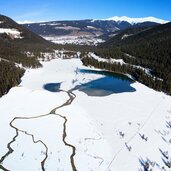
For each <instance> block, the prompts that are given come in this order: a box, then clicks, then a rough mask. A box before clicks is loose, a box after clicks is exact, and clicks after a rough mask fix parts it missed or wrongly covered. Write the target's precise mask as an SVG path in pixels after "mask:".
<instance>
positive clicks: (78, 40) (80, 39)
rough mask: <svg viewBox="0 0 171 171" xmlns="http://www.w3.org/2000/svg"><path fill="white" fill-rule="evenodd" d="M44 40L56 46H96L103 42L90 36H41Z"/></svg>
mask: <svg viewBox="0 0 171 171" xmlns="http://www.w3.org/2000/svg"><path fill="white" fill-rule="evenodd" d="M42 37H43V38H44V39H46V40H48V41H51V42H53V43H56V44H62V45H65V44H75V45H97V44H99V43H102V42H104V40H102V39H100V38H95V37H92V36H42Z"/></svg>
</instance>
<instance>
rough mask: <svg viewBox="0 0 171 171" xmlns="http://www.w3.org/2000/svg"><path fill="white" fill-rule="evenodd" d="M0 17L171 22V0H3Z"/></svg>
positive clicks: (22, 19)
mask: <svg viewBox="0 0 171 171" xmlns="http://www.w3.org/2000/svg"><path fill="white" fill-rule="evenodd" d="M0 14H3V15H6V16H9V17H11V18H12V19H14V20H15V21H26V20H27V21H53V20H79V19H106V18H110V17H113V16H128V17H147V16H153V17H156V18H161V19H164V20H169V21H171V0H0Z"/></svg>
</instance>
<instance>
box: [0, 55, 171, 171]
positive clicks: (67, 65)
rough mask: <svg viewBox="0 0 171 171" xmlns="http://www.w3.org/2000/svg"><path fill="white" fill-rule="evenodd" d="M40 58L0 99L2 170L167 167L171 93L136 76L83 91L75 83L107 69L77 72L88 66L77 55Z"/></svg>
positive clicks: (85, 81)
mask: <svg viewBox="0 0 171 171" xmlns="http://www.w3.org/2000/svg"><path fill="white" fill-rule="evenodd" d="M41 63H42V65H43V67H42V68H39V69H27V70H26V73H25V74H24V76H23V77H22V82H21V84H20V85H19V86H18V87H13V88H12V89H11V90H10V91H9V93H8V94H6V95H4V96H3V97H2V98H0V111H1V112H0V130H1V131H0V137H1V138H0V170H5V171H6V170H10V171H23V170H24V171H39V170H42V171H52V170H54V171H55V170H57V171H70V170H71V171H72V170H74V171H75V170H77V171H145V165H146V164H145V163H146V162H147V163H148V164H149V167H150V168H152V169H153V171H160V170H163V171H164V170H165V171H169V169H170V168H169V167H168V166H167V165H168V163H169V161H170V158H171V148H170V146H171V97H170V96H167V95H165V94H164V93H161V92H156V91H154V90H153V89H150V88H148V87H146V86H144V85H142V84H140V83H138V82H131V83H129V84H128V85H127V86H128V87H129V90H131V91H127V89H126V90H125V89H124V91H121V92H119V93H113V92H112V93H109V94H103V91H104V90H103V88H101V90H100V92H102V95H101V96H92V95H87V94H86V93H85V92H84V91H82V89H79V88H78V87H80V85H89V84H88V83H90V82H91V83H92V82H94V81H99V80H104V81H105V80H106V79H104V78H105V77H106V76H105V75H102V74H98V73H92V72H90V73H88V72H86V73H85V72H80V71H81V70H90V69H91V68H88V67H85V66H83V65H82V63H81V61H80V59H78V58H77V59H75V58H73V59H61V58H58V59H53V60H51V61H49V62H41ZM97 71H98V70H97ZM50 83H51V84H56V85H59V87H58V88H59V89H58V91H56V92H52V91H48V90H47V89H45V85H47V84H50ZM127 83H128V82H127V81H125V80H122V81H120V82H119V85H117V86H123V85H125V84H127ZM116 84H117V82H116ZM122 84H123V85H122ZM89 86H90V87H89V88H91V85H89ZM114 86H116V85H114ZM96 91H97V92H98V91H99V90H96ZM110 91H111V90H110ZM149 170H150V169H149Z"/></svg>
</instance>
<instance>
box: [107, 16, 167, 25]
mask: <svg viewBox="0 0 171 171" xmlns="http://www.w3.org/2000/svg"><path fill="white" fill-rule="evenodd" d="M104 20H112V21H116V22H122V21H126V22H128V23H130V24H137V23H143V22H154V23H159V24H164V23H168V22H169V21H166V20H162V19H159V18H155V17H144V18H130V17H126V16H122V17H118V16H114V17H111V18H107V19H104Z"/></svg>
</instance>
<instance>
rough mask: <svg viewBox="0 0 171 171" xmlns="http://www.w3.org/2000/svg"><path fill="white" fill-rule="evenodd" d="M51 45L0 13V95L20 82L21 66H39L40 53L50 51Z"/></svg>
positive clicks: (22, 71) (22, 70)
mask: <svg viewBox="0 0 171 171" xmlns="http://www.w3.org/2000/svg"><path fill="white" fill-rule="evenodd" d="M53 46H54V45H53V44H52V43H50V42H48V41H46V40H44V39H43V38H42V37H40V36H38V35H36V34H35V33H33V32H31V31H29V30H28V29H27V28H24V27H23V26H20V25H19V24H17V23H16V22H14V21H13V20H12V19H10V18H9V17H6V16H3V15H0V85H1V86H0V96H2V95H3V94H4V93H6V92H7V91H8V90H9V89H10V88H11V87H12V86H14V85H17V84H18V83H19V82H20V78H21V76H22V75H23V73H24V69H22V68H25V67H26V68H37V67H41V64H40V62H39V61H38V57H39V56H40V53H41V52H51V51H52V49H53ZM19 66H20V67H21V68H20V67H19Z"/></svg>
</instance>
